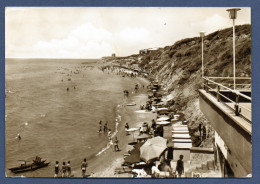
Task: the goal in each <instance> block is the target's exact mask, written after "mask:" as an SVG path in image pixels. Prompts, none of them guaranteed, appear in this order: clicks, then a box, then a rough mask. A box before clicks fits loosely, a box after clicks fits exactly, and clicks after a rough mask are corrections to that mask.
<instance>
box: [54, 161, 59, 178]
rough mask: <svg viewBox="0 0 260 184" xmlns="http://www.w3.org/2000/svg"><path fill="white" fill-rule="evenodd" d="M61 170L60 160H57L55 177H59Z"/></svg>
mask: <svg viewBox="0 0 260 184" xmlns="http://www.w3.org/2000/svg"><path fill="white" fill-rule="evenodd" d="M59 172H60V167H59V162H58V161H56V165H55V167H54V173H55V174H54V178H57V177H58V174H59Z"/></svg>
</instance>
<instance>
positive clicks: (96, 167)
mask: <svg viewBox="0 0 260 184" xmlns="http://www.w3.org/2000/svg"><path fill="white" fill-rule="evenodd" d="M135 80H138V82H139V84H144V85H145V86H147V85H148V84H149V81H147V80H146V79H143V78H136V79H135ZM146 91H147V89H146V88H142V87H141V88H140V90H139V91H138V92H137V93H136V94H132V95H131V96H130V97H128V99H126V101H125V102H122V104H120V107H119V110H120V115H121V121H119V126H118V133H117V134H116V135H115V136H114V137H113V138H112V140H114V139H115V137H117V138H118V140H119V149H120V151H118V152H115V151H114V146H113V145H112V146H111V147H110V148H109V149H107V150H106V151H104V152H103V153H102V154H100V155H98V156H96V157H95V158H93V159H91V160H90V161H89V162H88V168H87V174H88V175H90V176H89V177H94V178H95V177H103V178H110V177H111V178H115V177H129V176H130V175H128V174H114V170H115V168H117V167H120V166H121V164H122V163H123V161H124V154H125V153H127V151H128V150H130V149H132V146H130V145H128V143H129V142H133V140H134V139H135V140H136V136H137V135H138V134H139V132H138V131H136V132H135V133H134V135H133V133H130V135H128V136H126V132H125V130H124V126H125V124H126V123H128V124H129V127H130V128H139V127H140V126H141V125H142V123H143V122H148V124H150V123H151V120H152V119H155V118H156V114H155V113H152V112H144V113H136V112H135V111H136V110H140V105H145V104H146V101H147V100H148V97H147V94H146ZM129 103H135V104H136V105H135V106H126V104H129ZM72 174H73V175H74V177H82V176H81V170H80V166H79V167H78V168H77V169H76V170H73V171H72Z"/></svg>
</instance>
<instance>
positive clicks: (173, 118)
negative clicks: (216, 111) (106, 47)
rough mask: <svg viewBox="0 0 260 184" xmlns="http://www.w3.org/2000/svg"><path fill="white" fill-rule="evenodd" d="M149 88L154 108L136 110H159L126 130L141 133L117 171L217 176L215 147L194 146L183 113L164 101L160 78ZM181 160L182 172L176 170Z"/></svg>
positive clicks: (154, 175)
mask: <svg viewBox="0 0 260 184" xmlns="http://www.w3.org/2000/svg"><path fill="white" fill-rule="evenodd" d="M148 89H149V96H148V98H149V100H148V101H147V103H146V107H147V106H148V107H151V108H146V107H141V108H142V109H141V110H137V111H136V112H137V113H156V117H157V118H156V120H153V121H152V122H148V123H147V122H144V123H143V126H142V127H139V128H130V129H128V130H126V131H128V132H129V133H133V135H134V132H135V131H139V132H140V134H139V136H137V137H136V139H135V141H134V142H131V143H129V144H131V145H132V149H131V150H130V151H128V152H127V153H125V154H124V163H123V164H122V166H121V167H120V168H117V169H116V170H115V175H117V177H138V178H150V177H152V178H177V177H186V178H194V177H195V178H199V177H217V174H216V172H215V163H214V154H213V149H204V150H203V149H200V148H196V147H193V143H192V139H191V135H190V132H189V128H188V125H187V124H188V122H187V120H185V119H184V117H183V114H182V113H173V112H171V111H170V110H169V108H168V107H167V101H164V102H162V94H161V90H160V85H159V84H158V82H153V83H151V84H150V85H149V86H148ZM140 130H141V131H140ZM205 154H206V156H205ZM203 155H204V156H203ZM180 157H182V159H180ZM179 160H181V161H179ZM180 162H182V163H183V167H184V170H183V172H182V173H181V174H180V173H178V171H177V170H179V168H178V167H179V163H180ZM177 163H178V164H177Z"/></svg>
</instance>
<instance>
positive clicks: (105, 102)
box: [5, 59, 135, 177]
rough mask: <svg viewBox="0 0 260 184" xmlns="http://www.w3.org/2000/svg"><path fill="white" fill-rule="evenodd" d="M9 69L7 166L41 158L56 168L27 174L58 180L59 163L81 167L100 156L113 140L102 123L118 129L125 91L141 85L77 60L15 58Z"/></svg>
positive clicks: (8, 66) (7, 70) (7, 76)
mask: <svg viewBox="0 0 260 184" xmlns="http://www.w3.org/2000/svg"><path fill="white" fill-rule="evenodd" d="M5 71H6V74H5V77H6V79H5V85H6V89H5V90H6V105H5V107H6V136H5V137H6V168H10V167H15V166H17V165H19V162H18V160H28V161H30V160H32V159H33V158H35V156H36V155H38V156H41V157H42V158H44V159H47V160H48V161H51V167H46V168H43V169H40V170H37V171H35V172H28V173H24V174H23V175H25V176H27V177H52V176H53V169H52V168H53V167H52V166H53V165H54V163H55V161H56V160H59V161H60V162H62V161H68V160H70V161H71V162H72V163H73V165H77V166H78V165H80V163H81V161H82V159H83V158H84V157H86V158H87V159H88V160H89V159H91V158H93V157H95V155H96V154H97V153H98V152H100V150H102V148H104V147H105V146H106V145H107V142H108V138H107V135H106V134H104V133H101V134H99V133H97V130H98V128H99V126H98V123H99V121H100V120H102V121H103V124H104V122H105V121H108V127H109V128H111V129H112V131H115V118H116V116H117V114H116V112H117V105H118V104H121V103H122V101H123V98H124V97H123V91H124V90H126V89H127V90H130V91H131V90H132V89H133V87H134V85H135V83H134V81H133V80H131V79H130V78H122V77H120V76H117V75H114V74H108V73H103V72H102V71H101V70H99V69H98V68H97V64H96V63H91V62H84V63H83V61H77V60H51V59H49V60H36V59H28V60H26V59H15V60H11V59H9V60H6V69H5ZM74 87H75V89H74ZM67 88H69V91H67ZM18 133H20V135H21V137H22V139H21V140H20V141H19V140H18V139H16V138H15V137H16V136H17V134H18ZM6 172H7V175H14V174H12V173H10V172H9V171H8V170H6Z"/></svg>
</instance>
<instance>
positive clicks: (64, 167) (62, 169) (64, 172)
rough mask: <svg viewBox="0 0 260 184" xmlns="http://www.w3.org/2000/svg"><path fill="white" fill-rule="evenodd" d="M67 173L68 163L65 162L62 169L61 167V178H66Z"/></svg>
mask: <svg viewBox="0 0 260 184" xmlns="http://www.w3.org/2000/svg"><path fill="white" fill-rule="evenodd" d="M66 171H67V168H66V163H65V162H63V164H62V167H61V172H62V174H61V177H62V178H64V177H65V176H66Z"/></svg>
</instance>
